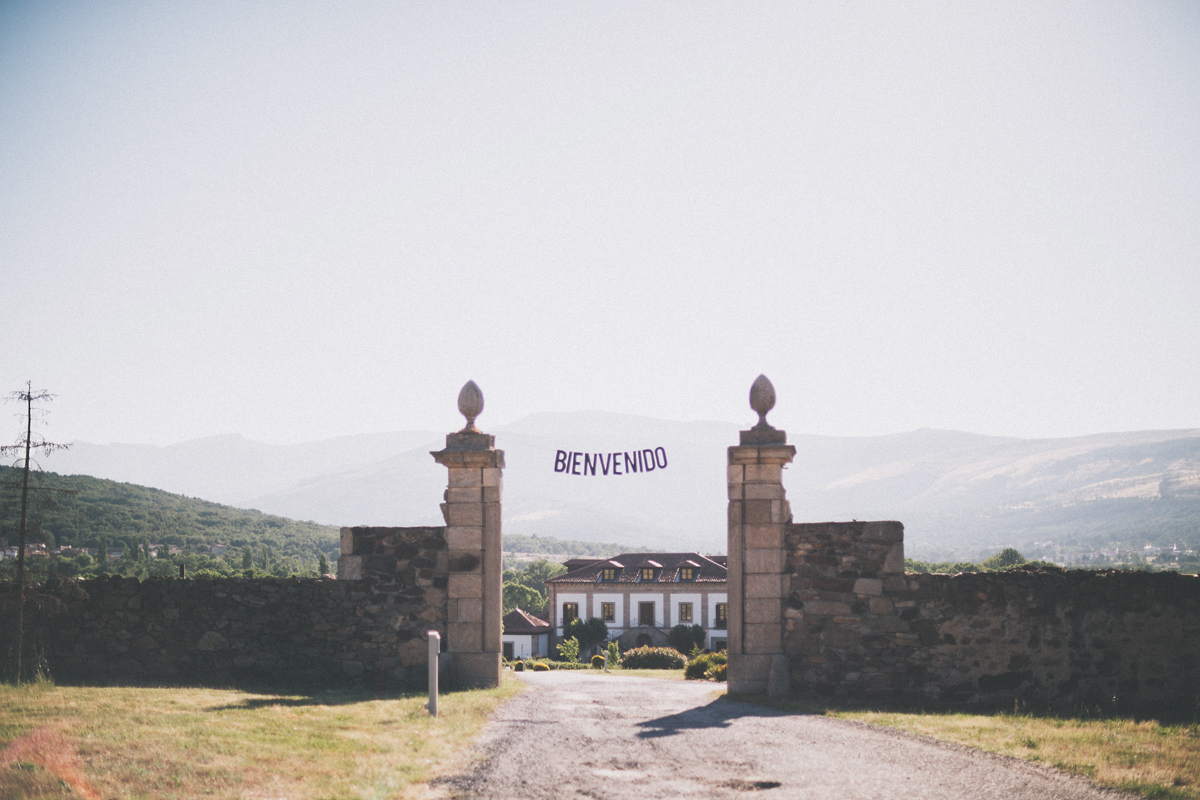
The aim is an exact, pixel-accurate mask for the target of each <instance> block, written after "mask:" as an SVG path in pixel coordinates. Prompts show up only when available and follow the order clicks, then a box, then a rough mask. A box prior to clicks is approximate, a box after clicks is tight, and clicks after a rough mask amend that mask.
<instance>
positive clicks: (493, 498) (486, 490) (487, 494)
mask: <svg viewBox="0 0 1200 800" xmlns="http://www.w3.org/2000/svg"><path fill="white" fill-rule="evenodd" d="M483 502H485V503H499V502H500V487H499V486H485V487H483Z"/></svg>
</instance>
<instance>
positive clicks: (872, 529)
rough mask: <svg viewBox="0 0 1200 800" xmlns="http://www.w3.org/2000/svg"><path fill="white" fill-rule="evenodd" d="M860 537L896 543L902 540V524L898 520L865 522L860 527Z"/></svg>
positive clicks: (871, 540) (873, 540) (867, 539)
mask: <svg viewBox="0 0 1200 800" xmlns="http://www.w3.org/2000/svg"><path fill="white" fill-rule="evenodd" d="M862 538H863V539H864V540H865V541H868V542H889V543H893V544H894V543H896V542H902V541H904V526H903V525H902V524H900V523H899V522H892V521H888V522H867V523H864V524H863V527H862Z"/></svg>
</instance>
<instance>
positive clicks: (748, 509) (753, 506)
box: [742, 500, 778, 525]
mask: <svg viewBox="0 0 1200 800" xmlns="http://www.w3.org/2000/svg"><path fill="white" fill-rule="evenodd" d="M742 509H743V511H742V521H743V522H745V523H746V524H747V525H765V524H768V523H771V522H778V520H775V519H773V518H772V516H771V501H770V500H744V501H742Z"/></svg>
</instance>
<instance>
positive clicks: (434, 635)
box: [426, 631, 442, 717]
mask: <svg viewBox="0 0 1200 800" xmlns="http://www.w3.org/2000/svg"><path fill="white" fill-rule="evenodd" d="M441 651H442V635H441V634H440V633H438V632H437V631H430V632H429V705H427V706H426V708H428V709H429V715H430V716H431V717H436V716H437V696H438V655H439V654H440V653H441Z"/></svg>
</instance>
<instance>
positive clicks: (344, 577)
mask: <svg viewBox="0 0 1200 800" xmlns="http://www.w3.org/2000/svg"><path fill="white" fill-rule="evenodd" d="M337 570H338V571H337V575H338V580H339V581H361V580H362V576H363V557H362V556H342V557H341V558H339V559H338V562H337Z"/></svg>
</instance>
